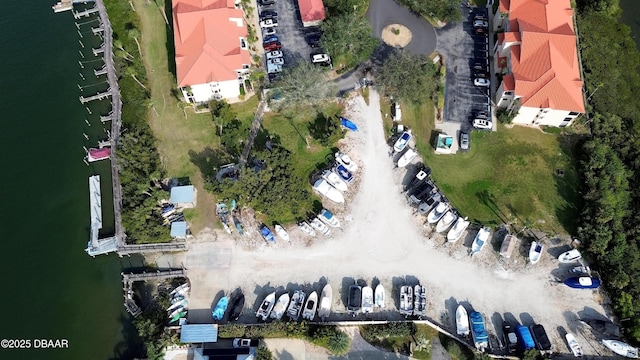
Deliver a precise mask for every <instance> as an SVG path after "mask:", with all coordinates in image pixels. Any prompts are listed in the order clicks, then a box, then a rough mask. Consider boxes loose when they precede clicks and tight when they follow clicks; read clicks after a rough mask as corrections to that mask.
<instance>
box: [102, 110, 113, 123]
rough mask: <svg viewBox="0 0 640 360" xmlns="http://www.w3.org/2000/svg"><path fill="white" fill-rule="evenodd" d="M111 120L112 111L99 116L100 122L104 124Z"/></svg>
mask: <svg viewBox="0 0 640 360" xmlns="http://www.w3.org/2000/svg"><path fill="white" fill-rule="evenodd" d="M112 118H113V111H110V112H109V113H108V114H107V115H100V121H101V122H103V123H106V122H107V121H111V119H112Z"/></svg>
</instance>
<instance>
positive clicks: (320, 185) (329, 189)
mask: <svg viewBox="0 0 640 360" xmlns="http://www.w3.org/2000/svg"><path fill="white" fill-rule="evenodd" d="M313 189H314V190H315V191H317V192H318V193H320V195H322V196H325V197H326V198H327V199H329V200H331V201H333V202H336V203H338V204H342V203H344V196H342V193H341V192H340V191H339V190H338V189H336V188H334V187H333V186H331V185H330V184H329V183H328V182H327V180H325V179H319V180H318V181H316V183H315V184H313Z"/></svg>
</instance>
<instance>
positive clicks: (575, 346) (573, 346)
mask: <svg viewBox="0 0 640 360" xmlns="http://www.w3.org/2000/svg"><path fill="white" fill-rule="evenodd" d="M564 337H565V339H567V345H568V346H569V349H570V350H571V352H572V353H573V356H575V357H581V356H582V355H584V352H583V351H582V346H580V344H579V343H578V340H576V337H575V336H573V334H570V333H568V334H567V335H565V336H564Z"/></svg>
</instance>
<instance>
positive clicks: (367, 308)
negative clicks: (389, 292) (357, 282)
mask: <svg viewBox="0 0 640 360" xmlns="http://www.w3.org/2000/svg"><path fill="white" fill-rule="evenodd" d="M370 312H373V289H372V288H371V287H369V286H365V287H363V288H362V313H363V314H368V313H370Z"/></svg>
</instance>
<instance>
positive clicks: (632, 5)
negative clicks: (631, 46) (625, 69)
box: [620, 0, 640, 49]
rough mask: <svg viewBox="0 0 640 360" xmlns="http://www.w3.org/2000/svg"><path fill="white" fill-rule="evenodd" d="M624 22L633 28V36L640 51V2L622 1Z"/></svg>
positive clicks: (634, 0)
mask: <svg viewBox="0 0 640 360" xmlns="http://www.w3.org/2000/svg"><path fill="white" fill-rule="evenodd" d="M620 7H621V8H622V21H623V22H624V23H625V24H627V25H629V26H630V27H631V36H632V37H633V40H634V41H635V42H636V47H637V48H638V49H640V46H639V45H638V44H640V42H639V41H638V40H640V2H638V0H620Z"/></svg>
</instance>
